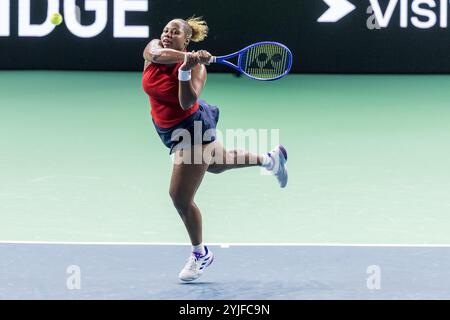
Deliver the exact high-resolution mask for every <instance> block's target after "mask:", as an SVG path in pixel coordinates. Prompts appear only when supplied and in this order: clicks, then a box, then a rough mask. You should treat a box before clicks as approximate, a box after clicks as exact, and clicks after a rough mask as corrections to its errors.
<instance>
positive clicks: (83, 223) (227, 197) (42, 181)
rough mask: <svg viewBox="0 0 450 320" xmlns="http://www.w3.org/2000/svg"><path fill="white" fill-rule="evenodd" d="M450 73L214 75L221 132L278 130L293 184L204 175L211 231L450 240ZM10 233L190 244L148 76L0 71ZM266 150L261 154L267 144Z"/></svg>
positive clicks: (219, 235)
mask: <svg viewBox="0 0 450 320" xmlns="http://www.w3.org/2000/svg"><path fill="white" fill-rule="evenodd" d="M449 87H450V76H375V75H374V76H367V75H366V76H350V75H291V76H289V77H287V78H286V79H282V80H279V81H275V82H271V83H261V82H257V81H252V80H249V79H246V78H243V77H242V78H236V77H234V76H232V75H229V74H211V75H209V78H208V83H207V86H206V88H205V90H204V92H203V95H202V98H204V99H205V100H207V101H208V102H209V103H210V104H214V105H218V106H219V107H220V110H221V115H220V120H219V126H218V128H219V129H221V130H225V129H238V128H241V129H244V130H247V129H251V128H253V129H269V130H270V129H279V130H280V142H281V143H282V144H283V145H284V146H285V147H286V148H287V150H288V153H289V158H288V159H289V160H288V169H289V184H288V187H287V188H286V189H280V188H279V187H278V185H277V182H276V180H275V179H274V178H273V177H271V176H267V175H261V172H260V169H259V168H248V169H241V170H235V171H230V172H226V173H223V174H221V175H212V174H207V175H206V177H205V180H204V182H203V183H202V185H201V187H200V189H199V191H198V194H197V198H196V202H197V204H198V206H199V207H200V209H201V210H202V214H203V223H204V241H205V242H206V243H319V244H320V243H336V244H338V243H349V244H367V243H373V244H450V233H449V232H448V230H449V229H450V200H449V199H450V198H449V190H450V170H449V163H450V121H449V120H450V108H449V106H450V90H448V88H449ZM0 148H1V149H0V150H1V151H0V240H1V241H74V242H78V241H83V242H84V241H86V242H103V241H104V242H110V241H111V242H158V243H178V242H183V243H187V242H188V237H187V233H186V231H185V229H184V226H183V224H182V222H181V219H180V218H179V217H178V214H177V213H176V211H175V209H174V208H173V206H172V203H171V200H170V197H169V194H168V188H169V179H170V174H171V167H172V163H171V159H170V157H169V155H168V149H166V148H165V147H164V146H163V145H162V143H161V142H160V140H159V137H158V136H157V135H156V132H155V130H154V128H153V124H152V122H151V118H150V115H149V103H148V99H147V96H146V95H145V93H144V92H143V91H142V88H141V74H140V73H118V72H42V71H34V72H30V71H27V72H17V71H15V72H5V71H2V72H0ZM264 151H265V150H264Z"/></svg>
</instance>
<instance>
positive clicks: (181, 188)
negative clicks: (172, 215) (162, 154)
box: [169, 148, 214, 281]
mask: <svg viewBox="0 0 450 320" xmlns="http://www.w3.org/2000/svg"><path fill="white" fill-rule="evenodd" d="M202 149H203V148H200V152H202ZM193 151H194V149H188V150H178V151H176V153H175V163H174V166H173V172H172V178H171V182H170V191H169V193H170V196H171V198H172V201H173V204H174V206H175V208H176V209H177V211H178V213H179V215H180V217H181V218H182V220H183V222H184V224H185V226H186V229H187V231H188V234H189V237H190V239H191V243H192V247H193V252H192V255H191V256H190V257H189V259H188V262H187V263H186V265H185V266H184V268H183V269H182V271H181V272H180V274H179V277H180V279H181V280H183V281H193V280H195V279H197V278H198V277H199V276H200V275H201V274H202V273H203V271H204V269H205V268H206V267H208V266H209V265H210V264H211V262H212V261H213V259H214V255H213V253H212V252H211V251H209V250H208V248H207V247H206V246H203V244H202V241H203V239H202V216H201V213H200V210H199V208H198V207H197V205H196V204H195V202H194V197H195V193H196V192H197V189H198V187H199V186H200V184H201V182H202V180H203V177H204V175H205V172H206V170H207V168H208V164H207V163H205V162H204V161H200V163H198V164H196V163H194V162H193V160H195V158H194V152H193ZM187 154H188V156H186V155H187ZM187 159H189V160H188V161H186V160H187ZM200 159H201V158H200ZM186 162H187V163H186Z"/></svg>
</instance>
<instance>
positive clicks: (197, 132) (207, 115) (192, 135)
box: [153, 100, 219, 154]
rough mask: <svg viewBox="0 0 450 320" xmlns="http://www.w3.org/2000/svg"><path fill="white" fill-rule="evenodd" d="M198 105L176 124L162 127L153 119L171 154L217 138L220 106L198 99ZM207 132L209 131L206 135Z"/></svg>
mask: <svg viewBox="0 0 450 320" xmlns="http://www.w3.org/2000/svg"><path fill="white" fill-rule="evenodd" d="M198 105H199V106H198V110H197V111H196V112H194V113H193V114H191V115H190V116H189V117H188V118H186V119H184V120H183V121H181V122H180V123H179V124H177V125H176V126H173V127H170V128H161V127H159V126H157V125H156V123H155V121H153V124H154V125H155V128H156V132H158V134H159V137H160V138H161V141H162V142H163V143H164V145H165V146H166V147H167V148H169V149H170V152H169V153H170V154H172V153H173V152H174V151H175V150H178V149H183V148H186V147H191V146H193V145H196V144H209V143H211V142H213V141H215V140H216V126H217V122H218V121H219V108H218V107H217V106H212V105H209V104H208V103H207V102H206V101H204V100H198ZM207 131H208V132H207ZM205 132H207V134H206V135H205ZM187 133H189V134H187ZM186 140H187V141H186Z"/></svg>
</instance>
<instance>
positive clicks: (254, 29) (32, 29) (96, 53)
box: [0, 0, 450, 73]
mask: <svg viewBox="0 0 450 320" xmlns="http://www.w3.org/2000/svg"><path fill="white" fill-rule="evenodd" d="M449 7H450V0H295V1H294V0H292V1H291V0H280V1H265V0H245V1H243V0H227V1H211V0H0V69H51V70H54V69H56V70H57V69H63V70H130V71H131V70H142V66H143V60H142V50H143V48H144V47H145V45H146V44H147V42H148V41H149V40H150V39H152V38H157V37H159V35H160V33H161V31H162V28H163V27H164V25H165V24H166V23H167V22H168V21H169V20H171V19H172V18H175V17H180V18H187V17H189V16H191V15H193V14H195V15H201V16H203V17H204V18H205V19H206V20H207V22H208V24H209V26H210V29H211V31H210V35H209V37H208V38H207V40H205V41H204V42H202V43H200V44H196V45H194V46H192V48H191V49H200V48H201V49H206V50H208V51H210V52H211V53H212V54H214V55H223V54H228V53H232V52H234V51H237V50H239V49H241V48H243V47H245V46H247V45H249V44H252V43H254V42H258V41H265V40H268V41H278V42H281V43H283V44H285V45H287V46H288V47H289V48H290V49H291V50H292V53H293V55H294V63H293V72H308V73H309V72H325V73H327V72H328V73H378V72H379V73H409V72H412V73H447V72H450V59H448V58H449V56H450V26H449ZM54 12H61V13H62V15H63V17H64V22H63V24H61V25H60V26H58V27H55V26H54V25H52V24H51V23H50V15H51V14H52V13H54ZM226 69H227V68H226V67H224V66H213V67H210V70H213V71H224V70H226Z"/></svg>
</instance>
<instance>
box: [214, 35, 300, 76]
mask: <svg viewBox="0 0 450 320" xmlns="http://www.w3.org/2000/svg"><path fill="white" fill-rule="evenodd" d="M234 57H238V61H237V65H235V64H233V63H231V62H230V61H228V59H231V58H234ZM209 62H210V63H221V64H224V65H227V66H229V67H231V68H233V69H235V70H237V71H239V72H241V73H243V74H245V75H246V76H248V77H250V78H252V79H255V80H260V81H272V80H277V79H280V78H282V77H284V76H286V75H287V74H288V73H289V71H290V70H291V67H292V53H291V50H289V48H288V47H286V46H285V45H283V44H281V43H278V42H271V41H264V42H258V43H254V44H252V45H250V46H248V47H246V48H244V49H242V50H240V51H238V52H235V53H232V54H229V55H226V56H220V57H212V58H211V60H210V61H209Z"/></svg>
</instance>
